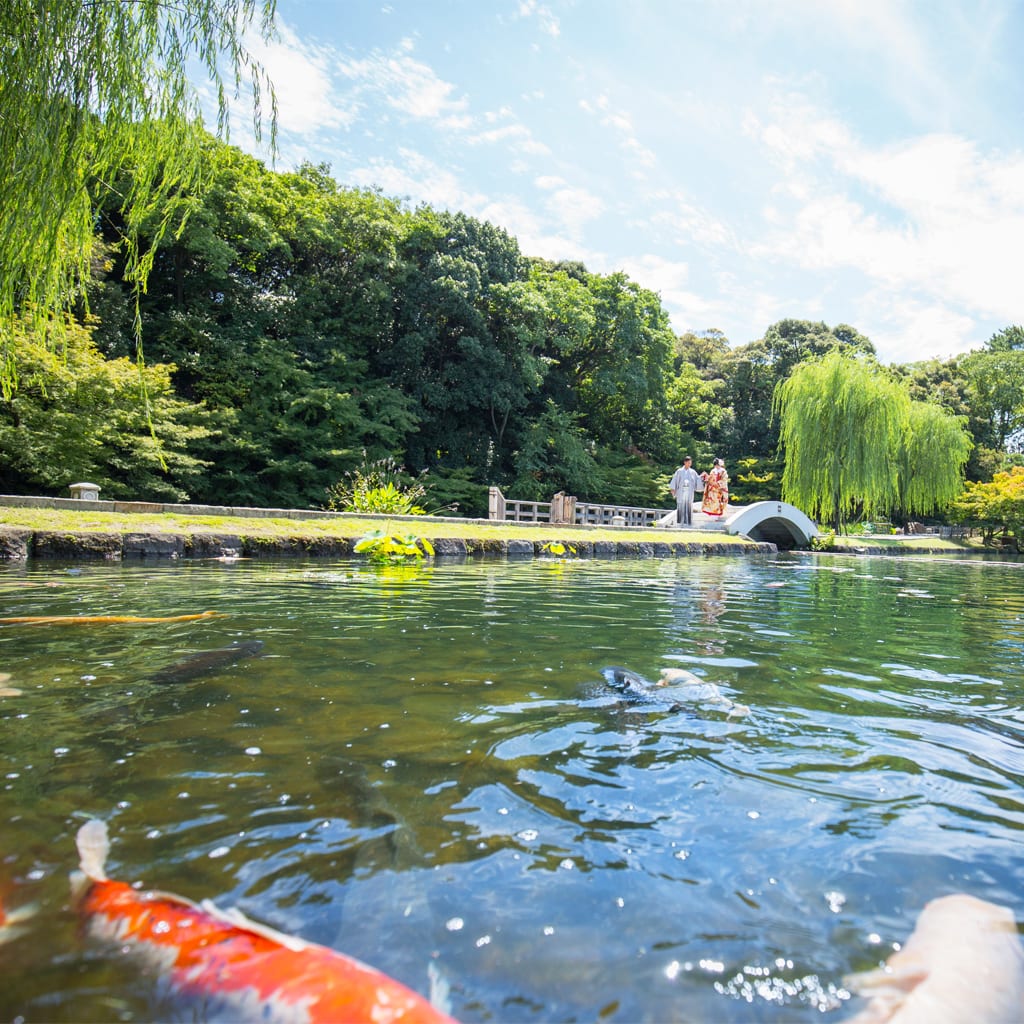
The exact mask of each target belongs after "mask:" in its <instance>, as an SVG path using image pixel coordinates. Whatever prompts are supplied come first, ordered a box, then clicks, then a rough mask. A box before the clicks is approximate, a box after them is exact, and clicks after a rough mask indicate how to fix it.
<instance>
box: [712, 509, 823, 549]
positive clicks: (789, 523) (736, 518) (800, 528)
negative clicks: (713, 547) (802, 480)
mask: <svg viewBox="0 0 1024 1024" xmlns="http://www.w3.org/2000/svg"><path fill="white" fill-rule="evenodd" d="M725 528H726V529H727V530H728V531H729V533H734V534H739V533H741V534H743V535H744V536H747V537H749V538H750V539H751V540H756V541H762V542H768V543H771V544H774V545H775V546H776V547H777V548H778V549H779V550H780V551H791V550H792V549H793V548H806V547H810V544H811V540H812V539H813V538H814V537H817V535H818V528H817V527H816V526H815V525H814V523H813V522H812V521H811V520H810V519H809V518H808V517H807V516H806V515H805V514H804V513H803V512H801V511H800V509H798V508H797V507H796V506H795V505H790V504H789V503H788V502H785V501H758V502H755V503H754V504H753V505H748V506H747V507H746V508H744V509H741V510H740V511H738V512H736V513H735V514H734V515H732V516H730V517H729V519H728V520H727V521H726V523H725Z"/></svg>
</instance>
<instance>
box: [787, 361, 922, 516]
mask: <svg viewBox="0 0 1024 1024" xmlns="http://www.w3.org/2000/svg"><path fill="white" fill-rule="evenodd" d="M773 407H774V411H775V413H776V415H778V417H779V422H780V430H779V443H780V447H781V448H783V449H784V451H785V458H786V467H785V469H784V470H783V474H782V496H783V498H784V499H785V500H786V501H789V502H792V503H793V504H794V505H796V506H798V507H799V508H802V509H803V510H804V511H806V512H807V513H808V515H811V516H813V517H814V518H816V519H817V520H819V521H820V522H828V523H831V525H832V528H833V529H834V530H836V531H839V530H840V529H841V528H842V525H843V523H844V522H848V521H849V520H850V518H852V516H853V515H854V514H859V513H861V512H863V513H865V514H867V515H876V514H878V513H879V512H885V511H888V510H889V509H891V508H892V507H893V506H894V505H895V503H896V499H897V496H898V493H899V475H898V464H897V458H896V455H897V452H898V451H899V445H900V439H901V438H902V437H903V435H904V433H905V432H906V430H907V428H908V425H909V422H910V396H909V394H908V393H907V391H906V389H905V388H904V387H903V386H902V385H901V384H899V383H897V382H896V381H895V380H893V379H892V377H890V376H889V375H888V374H887V373H886V372H885V371H884V370H883V369H882V368H881V367H880V366H879V365H878V364H877V363H876V362H874V361H873V360H869V359H867V358H859V357H857V356H851V355H844V354H842V353H841V352H838V351H833V352H829V353H828V354H826V355H824V356H822V357H820V358H818V359H810V360H807V361H806V362H803V363H800V364H799V365H798V366H797V367H796V368H795V369H794V370H793V372H792V373H791V374H790V376H789V377H788V378H787V379H786V380H784V381H781V382H780V383H779V384H778V385H777V386H776V389H775V394H774V399H773Z"/></svg>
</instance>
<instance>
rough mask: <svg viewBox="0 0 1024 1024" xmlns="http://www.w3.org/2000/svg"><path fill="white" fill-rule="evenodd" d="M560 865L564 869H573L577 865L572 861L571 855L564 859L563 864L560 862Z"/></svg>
mask: <svg viewBox="0 0 1024 1024" xmlns="http://www.w3.org/2000/svg"><path fill="white" fill-rule="evenodd" d="M558 866H559V867H560V868H561V869H562V870H563V871H572V869H573V868H574V867H576V865H575V864H574V863H573V862H572V860H571V859H570V858H569V857H566V858H565V860H563V861H562V862H561V864H559V865H558Z"/></svg>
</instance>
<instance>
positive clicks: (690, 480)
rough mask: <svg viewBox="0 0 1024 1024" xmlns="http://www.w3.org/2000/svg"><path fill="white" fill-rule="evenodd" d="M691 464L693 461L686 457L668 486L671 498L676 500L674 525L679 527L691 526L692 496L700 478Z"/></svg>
mask: <svg viewBox="0 0 1024 1024" xmlns="http://www.w3.org/2000/svg"><path fill="white" fill-rule="evenodd" d="M692 462H693V460H692V459H691V458H690V456H689V455H687V456H686V458H685V459H683V464H682V465H681V466H680V467H679V468H678V469H677V470H676V471H675V473H674V474H673V476H672V479H671V480H670V481H669V485H668V489H669V490H670V491H671V492H672V497H673V498H675V499H676V523H677V524H678V525H679V526H692V525H693V496H694V494H695V493H696V491H697V483H698V481H699V480H700V477H699V476H698V475H697V471H696V470H695V469H694V468H693V466H692V465H691V463H692Z"/></svg>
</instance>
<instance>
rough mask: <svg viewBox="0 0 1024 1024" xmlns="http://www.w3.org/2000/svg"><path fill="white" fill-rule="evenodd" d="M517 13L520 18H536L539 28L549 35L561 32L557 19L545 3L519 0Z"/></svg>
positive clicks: (556, 34)
mask: <svg viewBox="0 0 1024 1024" xmlns="http://www.w3.org/2000/svg"><path fill="white" fill-rule="evenodd" d="M518 13H519V17H521V18H536V19H537V23H538V25H539V26H540V30H541V31H542V32H545V33H546V34H547V35H549V36H558V35H559V34H560V33H561V25H560V23H559V20H558V18H557V17H556V16H555V14H554V13H553V12H552V10H551V8H550V7H548V6H547V4H542V3H538V2H537V0H520V4H519V12H518Z"/></svg>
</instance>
